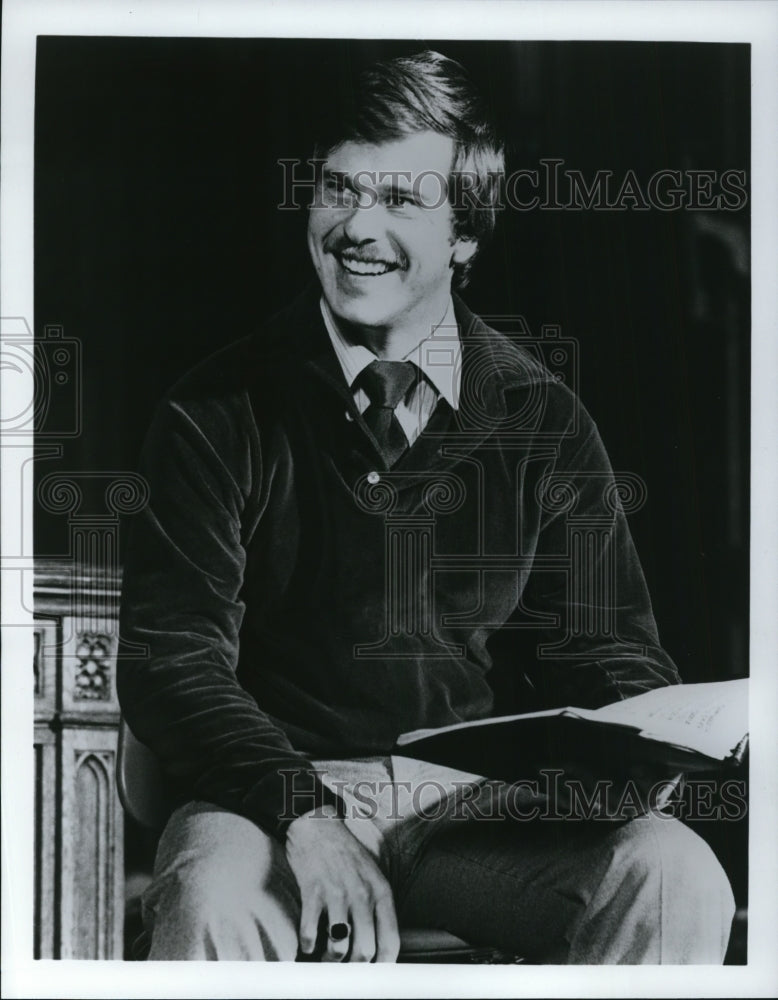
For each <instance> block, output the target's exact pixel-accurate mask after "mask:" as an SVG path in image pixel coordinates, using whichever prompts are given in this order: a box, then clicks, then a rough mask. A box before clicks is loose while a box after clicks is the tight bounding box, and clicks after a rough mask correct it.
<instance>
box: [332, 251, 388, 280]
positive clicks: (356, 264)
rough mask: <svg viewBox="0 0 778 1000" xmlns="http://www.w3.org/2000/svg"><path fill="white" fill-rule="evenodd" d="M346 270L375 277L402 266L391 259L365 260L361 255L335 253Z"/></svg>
mask: <svg viewBox="0 0 778 1000" xmlns="http://www.w3.org/2000/svg"><path fill="white" fill-rule="evenodd" d="M335 256H336V257H337V259H338V261H339V262H340V265H341V267H342V268H343V269H344V271H347V272H348V273H349V274H354V275H357V276H358V277H360V278H365V277H368V278H374V277H378V276H379V275H382V274H388V273H389V272H390V271H396V270H397V269H398V267H399V266H400V265H399V264H398V263H397V261H390V260H363V259H361V258H359V257H350V256H346V255H345V254H340V253H339V254H336V255H335Z"/></svg>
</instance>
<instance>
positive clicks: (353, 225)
mask: <svg viewBox="0 0 778 1000" xmlns="http://www.w3.org/2000/svg"><path fill="white" fill-rule="evenodd" d="M382 214H383V213H382V212H381V206H380V205H379V204H378V203H377V202H376V199H375V197H373V196H371V195H370V194H361V195H360V196H359V198H358V199H357V201H356V202H355V204H354V205H353V206H352V207H351V209H350V211H349V215H348V217H347V218H346V220H345V221H344V223H343V232H344V233H345V235H346V237H347V238H348V239H349V240H350V241H351V242H352V243H364V242H365V241H367V240H371V239H376V238H377V237H378V236H379V235H380V228H381V216H382Z"/></svg>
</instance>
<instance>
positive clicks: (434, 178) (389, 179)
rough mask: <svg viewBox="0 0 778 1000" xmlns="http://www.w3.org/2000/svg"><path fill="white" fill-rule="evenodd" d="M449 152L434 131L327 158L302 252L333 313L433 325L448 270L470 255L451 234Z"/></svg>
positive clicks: (381, 322) (369, 321)
mask: <svg viewBox="0 0 778 1000" xmlns="http://www.w3.org/2000/svg"><path fill="white" fill-rule="evenodd" d="M452 156H453V142H452V140H451V139H450V138H448V137H447V136H442V135H439V134H437V133H436V132H421V133H418V134H415V135H411V136H408V137H406V138H403V139H398V140H395V141H392V142H386V143H382V144H380V145H369V144H364V143H355V142H346V143H343V145H341V146H339V147H337V148H336V149H335V150H334V151H333V152H332V153H330V155H329V157H328V158H327V161H326V163H325V165H324V168H323V172H322V181H321V183H322V188H321V190H320V192H319V193H318V197H317V200H316V202H315V204H314V207H312V208H311V209H310V214H309V220H308V248H309V250H310V252H311V257H312V258H313V264H314V267H315V268H316V272H317V274H318V276H319V280H320V282H321V285H322V289H323V291H324V296H325V298H326V300H327V303H328V305H329V307H330V309H331V310H332V312H333V313H334V315H335V316H336V317H338V318H340V319H341V320H343V321H345V322H346V323H348V324H353V325H355V326H357V327H367V328H372V329H376V330H381V331H382V332H391V331H392V330H393V329H401V328H408V327H410V326H412V325H413V324H414V323H415V322H418V323H422V324H423V323H427V322H429V321H430V317H432V321H433V322H436V321H438V320H439V318H440V316H439V315H435V312H436V311H437V312H438V313H440V314H442V312H443V311H444V310H445V304H446V301H447V299H448V296H449V294H450V289H451V278H452V273H453V272H452V266H453V264H454V263H455V262H464V261H466V260H467V259H468V258H469V257H470V256H471V255H472V254H473V252H474V251H475V249H476V245H475V243H473V242H470V241H465V240H460V239H455V238H454V235H453V213H452V210H451V205H450V204H449V201H448V197H447V192H446V189H445V184H446V179H447V178H448V175H449V171H450V169H451V162H452Z"/></svg>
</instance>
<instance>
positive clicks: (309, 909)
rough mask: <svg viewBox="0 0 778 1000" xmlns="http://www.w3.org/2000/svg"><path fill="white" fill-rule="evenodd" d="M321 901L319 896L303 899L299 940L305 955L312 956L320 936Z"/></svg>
mask: <svg viewBox="0 0 778 1000" xmlns="http://www.w3.org/2000/svg"><path fill="white" fill-rule="evenodd" d="M321 910H322V907H321V900H320V899H319V897H318V896H311V897H306V898H304V899H303V904H302V909H301V912H300V932H299V934H298V940H299V943H300V951H301V952H302V953H303V954H304V955H311V954H312V953H313V951H314V949H315V948H316V939H317V938H318V936H319V918H320V917H321Z"/></svg>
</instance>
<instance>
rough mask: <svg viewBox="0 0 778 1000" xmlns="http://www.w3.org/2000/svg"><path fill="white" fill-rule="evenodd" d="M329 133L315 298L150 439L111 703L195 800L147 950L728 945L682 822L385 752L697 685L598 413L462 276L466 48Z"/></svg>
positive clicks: (675, 953) (368, 103)
mask: <svg viewBox="0 0 778 1000" xmlns="http://www.w3.org/2000/svg"><path fill="white" fill-rule="evenodd" d="M319 152H320V154H321V159H322V161H323V162H322V163H321V170H320V172H319V180H318V185H317V188H316V191H315V193H314V198H313V202H312V205H311V207H310V210H309V225H308V246H309V250H310V253H311V258H312V260H313V264H314V267H315V270H316V274H317V277H318V282H319V286H320V287H318V288H316V289H314V290H309V291H308V292H307V293H306V294H305V295H303V297H302V298H301V299H300V300H299V301H298V302H296V303H294V304H293V305H292V306H291V307H290V308H289V309H287V310H285V311H284V312H282V313H281V314H280V315H279V316H277V317H275V318H273V319H271V320H270V321H268V322H266V323H265V324H264V325H263V326H262V328H261V329H260V330H259V331H258V333H257V334H256V335H255V336H251V337H248V338H246V339H244V340H242V341H239V342H238V343H237V344H234V345H232V346H230V347H228V348H226V349H224V350H222V351H220V352H219V353H218V354H216V355H215V356H213V357H212V358H210V359H208V361H207V362H205V363H204V364H202V365H200V366H198V367H197V368H196V369H195V370H194V371H193V372H191V373H189V375H187V376H186V377H185V378H184V379H183V380H182V381H181V382H180V383H179V384H178V385H177V386H176V387H175V388H174V389H173V390H171V392H170V393H169V394H168V396H167V397H166V399H165V400H164V401H163V403H162V404H161V406H160V408H159V410H158V413H157V415H156V418H155V421H154V424H153V426H152V429H151V431H150V434H149V438H148V441H147V446H146V449H145V453H144V465H143V469H144V473H145V475H146V476H147V478H148V481H149V484H150V488H151V499H150V503H149V506H148V508H147V509H146V510H145V511H144V512H143V513H142V515H140V516H139V517H138V519H137V523H136V524H135V525H134V530H133V534H132V538H131V542H130V545H129V547H128V555H127V563H126V569H125V580H124V593H123V600H122V622H121V628H122V635H123V637H124V638H125V639H129V640H131V641H134V642H136V643H144V644H145V645H146V646H147V647H148V650H149V654H148V657H147V659H146V660H144V661H132V660H127V661H125V662H124V665H123V667H122V670H121V673H120V677H119V682H120V696H121V699H122V707H123V711H124V713H125V715H126V718H127V720H128V722H129V725H130V726H131V728H132V729H133V731H134V732H135V734H136V735H137V736H138V737H139V738H140V739H141V740H143V741H144V742H146V743H147V744H148V745H149V746H150V747H151V748H152V749H153V750H154V752H155V753H156V754H157V755H158V757H159V759H160V761H161V763H162V765H163V767H164V769H165V772H166V774H167V776H168V778H169V779H170V782H171V785H172V787H173V789H174V791H175V793H176V794H177V796H178V802H179V808H178V809H177V810H176V811H175V812H174V814H173V816H172V817H171V819H170V821H169V823H168V826H167V828H166V830H165V832H164V834H163V837H162V840H161V842H160V846H159V851H158V856H157V861H156V866H155V875H154V880H153V882H152V885H151V886H150V888H149V890H148V892H147V894H146V897H145V900H144V903H145V909H146V917H147V921H148V924H149V926H150V927H151V929H152V951H151V957H152V958H159V959H170V958H182V959H183V958H191V959H196V958H224V959H234V958H246V959H295V958H296V957H304V956H306V955H308V956H314V957H320V958H322V959H324V960H335V961H339V960H350V961H370V960H379V961H384V960H387V961H392V960H394V959H395V958H396V956H397V952H398V946H399V937H398V920H399V922H400V924H401V925H422V926H431V927H441V928H444V929H448V930H450V931H451V932H453V933H455V934H457V935H459V936H461V937H463V938H465V939H467V940H469V941H471V942H473V943H475V944H484V945H491V946H494V947H497V948H501V949H503V950H505V951H508V952H511V953H517V954H522V955H525V956H526V957H528V958H530V959H532V960H534V961H546V962H549V961H551V962H560V961H561V962H589V963H609V962H668V963H670V962H719V961H721V959H722V957H723V954H724V950H725V948H726V943H727V938H728V933H729V923H730V921H731V917H732V896H731V891H730V889H729V885H728V883H727V880H726V878H725V876H724V875H723V872H722V871H721V869H720V867H719V865H718V863H717V862H716V860H715V858H714V857H713V855H712V853H711V852H710V851H709V849H708V848H707V846H706V845H705V844H704V843H703V842H702V841H701V840H699V838H697V837H696V836H695V835H694V834H692V833H691V831H689V830H688V829H687V828H686V827H684V826H682V825H681V824H680V823H678V822H676V821H674V820H670V819H667V818H666V817H662V816H660V815H641V816H640V817H639V818H635V819H632V820H631V821H629V822H612V821H611V822H603V823H598V822H596V821H591V822H586V823H579V822H575V821H572V820H571V821H569V822H560V821H559V820H557V819H549V820H548V821H543V819H542V818H541V819H537V820H533V821H530V822H521V818H522V816H517V815H516V810H515V809H514V810H513V812H512V814H511V815H506V810H505V809H503V808H502V807H504V806H506V804H507V803H508V802H509V800H511V795H512V789H511V786H509V785H506V784H504V783H500V782H497V781H489V780H484V779H483V778H480V777H479V776H477V775H472V774H463V773H461V772H458V771H455V770H452V769H449V768H443V767H439V766H434V765H431V764H425V763H424V762H421V761H415V760H413V759H410V758H407V757H403V756H400V755H397V754H393V753H392V750H393V748H394V747H395V742H396V739H397V737H398V735H399V734H401V733H402V732H405V731H408V730H413V729H417V728H422V727H434V726H443V725H447V724H450V723H455V722H459V721H462V720H466V719H475V718H481V717H486V716H489V715H499V714H504V713H505V712H506V711H509V710H518V709H520V708H521V707H522V704H523V705H525V706H527V707H534V704H532V705H531V704H530V702H529V700H528V699H529V693H530V692H534V694H533V697H534V699H535V702H539V703H541V704H577V705H585V706H596V705H601V704H606V703H608V702H611V701H615V700H618V699H620V698H624V697H629V696H631V695H634V694H638V693H640V692H641V691H644V690H647V689H649V688H651V687H655V686H658V685H662V684H667V683H676V682H677V681H678V676H677V673H676V670H675V667H674V666H673V664H672V662H671V660H670V659H669V657H668V656H667V654H666V653H665V652H664V651H663V650H662V649H661V648H660V646H659V642H658V638H657V634H656V627H655V624H654V621H653V617H652V613H651V608H650V603H649V599H648V595H647V593H646V588H645V583H644V580H643V576H642V573H641V570H640V567H639V564H638V561H637V557H636V555H635V552H634V548H633V545H632V541H631V539H630V535H629V531H628V528H627V525H626V521H625V517H624V513H623V510H622V509H621V505H620V504H619V502H618V497H617V495H616V493H615V491H614V480H613V475H612V473H611V470H610V466H609V464H608V460H607V456H606V454H605V451H604V449H603V447H602V444H601V442H600V439H599V436H598V434H597V431H596V428H595V427H594V425H593V423H592V421H591V419H590V418H589V416H588V414H587V413H586V412H585V410H584V409H583V408H582V407H581V405H580V403H579V402H578V400H577V399H576V397H575V396H574V394H573V393H572V392H571V391H570V390H569V389H567V388H566V387H565V386H564V385H563V384H561V383H559V382H558V381H556V380H555V379H554V378H553V377H552V376H551V375H550V374H549V372H548V371H547V370H546V369H545V368H544V367H543V366H542V365H541V364H540V363H539V362H538V360H537V359H535V358H533V357H532V356H531V355H530V353H529V352H528V351H527V350H525V349H523V348H520V347H518V346H516V345H515V344H514V343H512V342H511V341H510V340H508V339H507V338H505V337H503V336H501V335H499V334H497V333H496V332H495V331H493V330H490V329H489V328H488V327H487V326H485V325H484V324H483V323H481V322H480V321H479V320H478V319H477V318H476V317H474V316H473V315H472V313H470V311H469V310H468V309H467V307H466V306H465V305H464V303H463V302H462V301H461V300H460V299H459V298H458V297H457V296H455V295H453V294H452V285H454V286H457V287H461V286H462V285H463V284H464V283H465V282H466V278H467V274H468V270H469V268H470V267H471V265H472V263H473V260H474V258H475V256H476V254H477V252H478V249H479V245H480V244H481V243H482V242H483V241H484V239H486V238H487V236H488V235H489V233H490V231H491V229H492V228H493V226H494V218H495V207H496V203H497V197H498V192H499V177H500V174H501V172H502V169H503V168H502V155H501V152H500V149H499V146H498V144H497V142H496V141H495V138H494V136H493V134H492V130H491V129H490V127H489V125H488V124H487V122H486V119H485V117H484V115H483V112H482V110H481V108H480V106H479V103H478V100H477V98H476V96H475V94H474V92H473V90H472V87H471V85H470V83H469V81H468V79H467V77H466V76H465V74H464V72H463V70H462V69H461V67H459V66H458V65H457V64H456V63H453V62H452V61H451V60H448V59H446V58H444V57H442V56H440V55H438V54H436V53H433V52H422V53H420V54H419V55H417V56H414V57H411V58H407V59H395V60H392V61H390V62H387V63H385V64H382V65H378V66H376V67H374V68H373V69H371V70H370V71H368V72H367V73H365V74H364V75H363V77H362V78H361V80H360V86H359V89H358V91H357V92H356V96H355V107H354V110H353V114H352V116H351V118H350V120H349V121H346V122H342V123H341V128H340V130H339V132H338V133H337V134H334V135H325V136H323V137H322V138H321V140H320V143H319ZM573 524H577V525H579V526H580V525H584V526H585V527H586V528H587V529H590V530H589V532H588V534H586V533H584V534H581V533H580V532H579V533H578V534H575V532H571V525H573ZM582 540H583V541H582ZM579 543H581V544H579ZM581 545H582V546H583V548H581ZM520 626H523V627H520ZM527 626H531V627H532V633H531V634H532V638H533V641H534V643H535V647H536V648H535V654H536V655H534V656H532V657H529V656H528V655H527V653H526V649H525V648H524V647H525V646H526V643H523V644H520V643H519V642H518V638H517V637H519V636H522V637H526V635H527V634H528V631H527ZM497 647H500V648H501V650H502V653H501V655H502V657H503V660H504V661H506V662H507V664H508V667H509V670H510V672H511V673H512V675H513V677H514V678H517V679H518V680H517V683H516V687H517V688H518V691H519V696H518V701H519V702H520V704H518V705H510V706H506V705H503V704H500V703H495V696H494V691H493V689H492V687H491V686H490V683H489V677H488V672H489V670H490V667H491V666H492V659H493V653H494V652H495V649H496V648H497ZM506 651H507V653H506ZM506 656H507V660H506ZM579 758H580V759H578V760H574V761H572V762H571V765H572V766H573V767H574V768H575V767H577V768H579V769H580V768H583V767H584V766H585V765H586V763H587V762H586V760H585V748H582V752H581V754H580V755H579ZM527 766H528V768H529V766H530V765H529V763H528V765H527ZM581 773H583V772H581ZM531 776H532V775H531V774H528V775H526V777H531ZM619 776H620V778H621V779H622V780H626V779H627V778H628V777H630V776H631V772H630V769H629V767H628V766H626V765H625V766H624V767H623V768H620V769H619ZM487 777H488V776H487ZM516 777H517V779H518V778H520V777H525V775H521V774H517V776H516ZM668 777H669V776H668ZM551 798H552V799H554V795H553V793H552V794H551ZM513 801H514V804H515V801H516V797H515V795H514V796H513ZM560 802H561V800H560ZM560 802H557V801H554V802H553V803H552V805H554V806H555V807H558V806H559V804H560ZM465 806H466V807H467V808H465ZM508 811H510V810H508ZM495 819H497V820H498V821H497V822H495Z"/></svg>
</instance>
